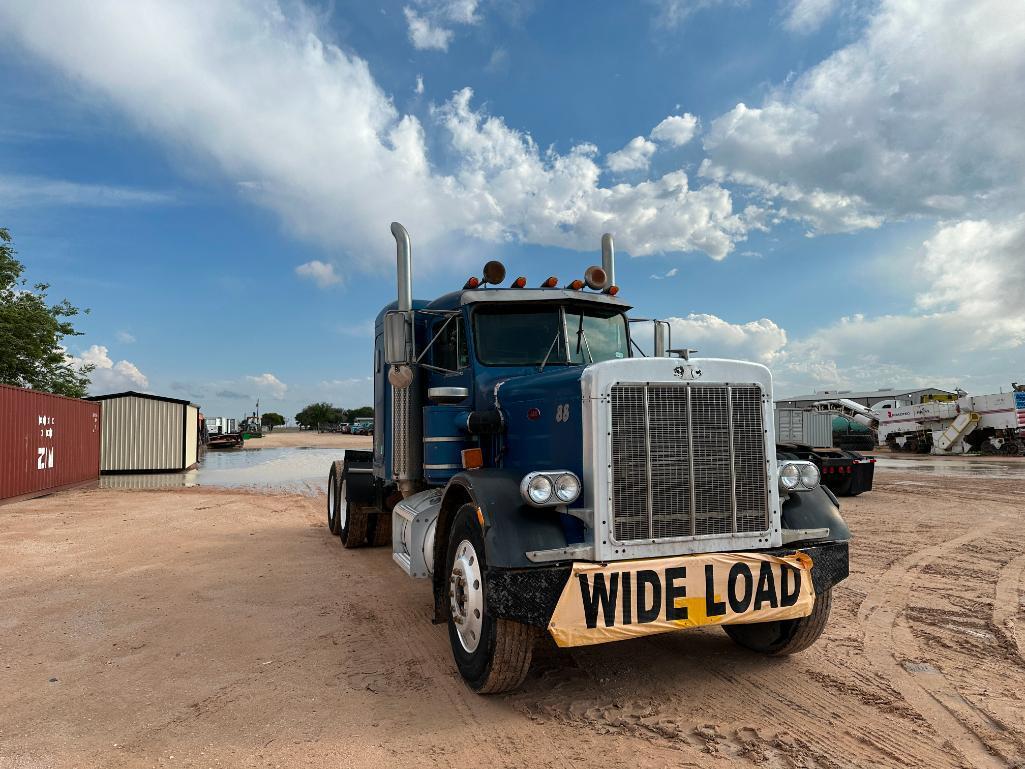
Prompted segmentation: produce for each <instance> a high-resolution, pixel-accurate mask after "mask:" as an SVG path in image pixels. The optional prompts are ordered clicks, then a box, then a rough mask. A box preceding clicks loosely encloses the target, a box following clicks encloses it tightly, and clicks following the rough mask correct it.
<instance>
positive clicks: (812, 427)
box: [776, 406, 833, 449]
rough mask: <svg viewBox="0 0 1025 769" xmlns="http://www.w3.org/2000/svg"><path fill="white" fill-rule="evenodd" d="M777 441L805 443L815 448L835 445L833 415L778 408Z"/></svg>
mask: <svg viewBox="0 0 1025 769" xmlns="http://www.w3.org/2000/svg"><path fill="white" fill-rule="evenodd" d="M776 440H777V441H779V442H781V443H804V444H806V445H808V446H813V447H815V448H820V449H824V448H830V447H832V445H833V415H832V414H826V413H822V412H817V411H804V410H803V409H788V408H779V407H778V406H777V407H776Z"/></svg>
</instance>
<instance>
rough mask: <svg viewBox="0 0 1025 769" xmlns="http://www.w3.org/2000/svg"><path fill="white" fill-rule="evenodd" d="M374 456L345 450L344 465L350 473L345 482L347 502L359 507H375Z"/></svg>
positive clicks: (368, 453) (364, 452)
mask: <svg viewBox="0 0 1025 769" xmlns="http://www.w3.org/2000/svg"><path fill="white" fill-rule="evenodd" d="M373 462H374V456H373V453H372V452H370V451H357V450H355V449H346V451H345V463H346V465H347V466H348V467H349V469H350V471H351V470H355V471H356V472H350V473H349V475H348V477H347V478H346V479H345V480H346V487H347V488H348V492H349V502H350V504H353V505H359V506H360V507H371V508H372V507H376V503H377V489H376V487H375V485H374V476H373Z"/></svg>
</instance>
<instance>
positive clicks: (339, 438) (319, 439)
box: [244, 430, 374, 449]
mask: <svg viewBox="0 0 1025 769" xmlns="http://www.w3.org/2000/svg"><path fill="white" fill-rule="evenodd" d="M373 445H374V439H373V438H372V437H371V436H369V435H344V434H342V433H318V432H317V431H316V430H274V431H273V432H269V433H264V434H263V437H262V438H251V439H250V440H248V441H246V442H245V445H244V448H247V449H276V448H301V449H336V448H337V449H369V448H371V447H372V446H373Z"/></svg>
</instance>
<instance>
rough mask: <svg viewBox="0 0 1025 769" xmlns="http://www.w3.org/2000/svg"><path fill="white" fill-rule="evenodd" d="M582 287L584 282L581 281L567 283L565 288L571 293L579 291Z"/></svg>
mask: <svg viewBox="0 0 1025 769" xmlns="http://www.w3.org/2000/svg"><path fill="white" fill-rule="evenodd" d="M583 287H584V281H582V280H574V281H573V282H572V283H569V284H567V286H566V288H568V289H570V290H572V291H579V290H580V289H582V288H583Z"/></svg>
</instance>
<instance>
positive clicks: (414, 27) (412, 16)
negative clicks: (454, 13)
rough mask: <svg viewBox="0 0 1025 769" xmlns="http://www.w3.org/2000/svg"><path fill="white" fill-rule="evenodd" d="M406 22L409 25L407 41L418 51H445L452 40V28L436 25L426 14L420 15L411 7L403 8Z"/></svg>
mask: <svg viewBox="0 0 1025 769" xmlns="http://www.w3.org/2000/svg"><path fill="white" fill-rule="evenodd" d="M402 12H403V13H404V14H405V15H406V24H407V26H408V27H409V42H411V43H412V44H413V47H414V48H416V49H417V50H419V51H447V50H448V44H449V43H451V42H452V30H450V29H445V28H444V27H440V26H436V25H435V24H434V23H433V22H432V21H431V20H430V19H428V18H427V17H426V16H421V15H420V14H418V13H417V12H416V11H415V10H413V9H412V8H408V7H407V8H403V9H402Z"/></svg>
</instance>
